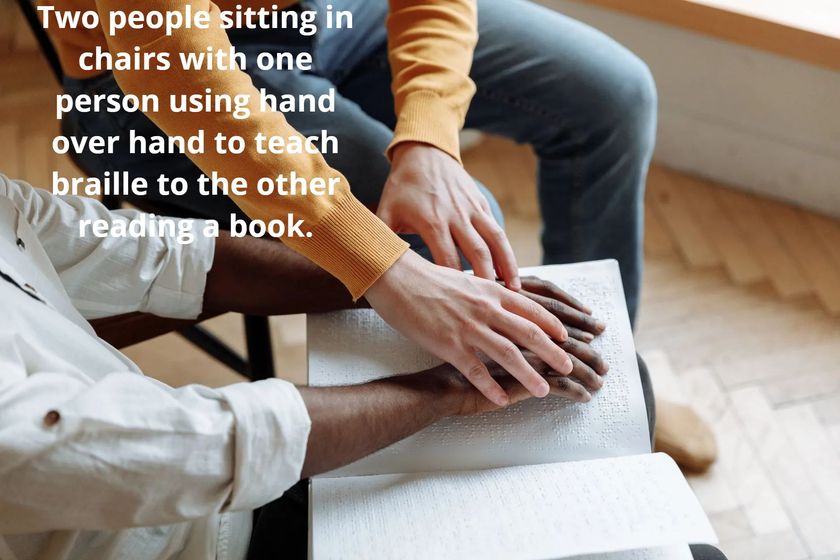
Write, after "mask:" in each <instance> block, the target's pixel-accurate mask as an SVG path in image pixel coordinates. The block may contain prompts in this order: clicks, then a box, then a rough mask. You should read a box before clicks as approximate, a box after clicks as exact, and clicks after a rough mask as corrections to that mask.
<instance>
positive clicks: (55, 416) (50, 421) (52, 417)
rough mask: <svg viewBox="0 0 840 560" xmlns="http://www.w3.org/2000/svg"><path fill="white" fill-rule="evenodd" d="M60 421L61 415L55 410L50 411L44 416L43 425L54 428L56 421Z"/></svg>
mask: <svg viewBox="0 0 840 560" xmlns="http://www.w3.org/2000/svg"><path fill="white" fill-rule="evenodd" d="M59 420H61V414H59V412H58V411H57V410H50V411H49V412H47V415H46V416H44V424H46V425H47V426H55V425H56V424H58V421H59Z"/></svg>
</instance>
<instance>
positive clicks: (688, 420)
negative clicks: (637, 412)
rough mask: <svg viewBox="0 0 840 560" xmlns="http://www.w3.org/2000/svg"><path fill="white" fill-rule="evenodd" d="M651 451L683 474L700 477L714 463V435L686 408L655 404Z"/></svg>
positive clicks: (672, 404) (676, 404) (694, 413)
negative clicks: (670, 461)
mask: <svg viewBox="0 0 840 560" xmlns="http://www.w3.org/2000/svg"><path fill="white" fill-rule="evenodd" d="M654 450H655V451H657V452H662V453H667V454H668V455H670V456H671V458H673V459H674V461H676V463H677V464H678V465H679V466H680V468H682V469H683V470H686V471H691V472H695V473H702V472H705V471H706V470H708V468H709V467H711V466H712V464H714V462H715V461H716V460H717V455H718V450H717V442H716V441H715V435H714V434H713V433H712V430H711V429H710V428H709V426H708V425H707V424H706V422H704V421H703V419H702V418H700V416H698V414H697V413H696V412H695V411H694V409H693V408H691V407H690V406H688V405H685V404H679V403H675V402H671V401H665V400H660V399H657V400H656V429H655V430H654Z"/></svg>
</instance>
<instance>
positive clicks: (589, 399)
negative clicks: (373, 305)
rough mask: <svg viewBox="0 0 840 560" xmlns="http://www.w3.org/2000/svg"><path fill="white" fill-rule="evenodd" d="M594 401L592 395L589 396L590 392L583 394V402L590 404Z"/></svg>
mask: <svg viewBox="0 0 840 560" xmlns="http://www.w3.org/2000/svg"><path fill="white" fill-rule="evenodd" d="M591 400H592V395H591V394H589V391H586V392H584V393H583V402H589V401H591Z"/></svg>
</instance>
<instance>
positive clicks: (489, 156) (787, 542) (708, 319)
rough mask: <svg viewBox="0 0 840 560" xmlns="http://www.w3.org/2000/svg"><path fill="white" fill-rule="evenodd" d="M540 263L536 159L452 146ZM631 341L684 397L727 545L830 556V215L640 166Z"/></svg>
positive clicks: (839, 278)
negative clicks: (697, 418)
mask: <svg viewBox="0 0 840 560" xmlns="http://www.w3.org/2000/svg"><path fill="white" fill-rule="evenodd" d="M465 160H466V165H467V167H468V168H469V169H470V170H471V172H472V173H473V174H474V175H475V176H476V177H478V178H479V179H480V180H482V181H483V182H484V183H485V184H487V185H488V186H489V187H490V189H491V190H492V191H493V193H494V194H495V195H496V196H497V197H498V198H499V200H500V202H501V204H502V207H503V208H504V209H505V214H506V218H507V228H508V231H509V233H510V236H511V240H512V242H513V244H514V249H515V250H516V251H517V254H518V256H519V258H520V264H523V265H529V264H537V263H539V259H540V253H539V247H538V245H537V243H536V239H537V234H538V228H539V218H538V209H537V202H536V197H535V195H534V192H535V188H534V186H535V185H534V158H533V156H532V155H531V153H530V152H529V151H528V150H527V149H525V148H521V147H516V146H513V145H511V144H509V143H508V142H506V141H503V140H499V139H494V138H489V139H485V140H484V141H483V142H482V144H481V145H479V146H478V147H476V148H475V149H473V150H471V151H470V152H469V153H467V154H466V157H465ZM646 206H647V214H646V216H647V217H646V230H647V231H646V241H645V253H646V259H645V260H646V262H645V264H646V275H645V284H644V292H643V298H642V304H641V308H640V318H639V324H638V328H637V336H636V339H637V346H638V348H639V351H640V352H641V353H642V355H643V356H644V357H645V358H646V360H647V362H648V365H649V366H650V369H651V373H652V375H653V378H654V384H655V386H656V390H657V394H658V396H660V397H667V398H669V399H671V400H680V401H684V402H690V403H692V404H693V405H694V406H695V407H696V408H697V409H698V410H699V412H700V413H701V415H702V416H703V417H704V418H706V420H707V421H708V422H709V423H710V424H711V425H712V427H713V429H714V431H715V433H716V435H717V439H718V445H719V449H720V460H719V462H718V463H717V464H716V465H715V466H714V467H713V469H712V470H711V471H710V472H709V473H707V474H705V475H703V476H690V477H689V481H690V482H691V485H692V487H693V488H694V489H695V491H696V493H697V494H698V496H699V498H700V501H701V502H702V503H703V506H704V507H705V509H706V511H707V512H708V514H709V516H710V517H711V519H712V522H713V524H714V526H715V528H716V530H717V532H718V535H719V537H720V538H721V541H722V545H721V548H722V549H723V550H724V551H725V552H727V554H728V555H729V557H730V558H731V559H733V560H753V559H762V560H764V559H769V560H775V559H778V560H795V559H800V558H821V559H828V558H834V559H836V558H840V532H838V531H837V529H838V528H840V319H838V315H840V310H839V309H838V302H840V255H838V252H840V223H838V222H837V221H836V220H832V219H829V218H825V217H823V216H820V215H817V214H814V213H811V212H805V211H802V210H799V209H796V208H794V207H792V206H789V205H784V204H780V203H778V202H773V201H770V200H766V199H763V198H760V197H756V196H752V195H748V194H744V193H741V192H739V191H735V190H732V189H728V188H725V187H723V186H720V185H714V184H711V183H708V182H706V181H702V180H699V179H696V178H693V177H689V176H686V175H683V174H680V173H675V172H673V171H669V170H667V169H664V168H662V167H656V166H655V167H653V168H652V169H651V172H650V177H649V180H648V191H647V205H646Z"/></svg>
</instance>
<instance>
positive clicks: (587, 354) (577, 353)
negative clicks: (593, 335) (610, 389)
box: [560, 337, 610, 375]
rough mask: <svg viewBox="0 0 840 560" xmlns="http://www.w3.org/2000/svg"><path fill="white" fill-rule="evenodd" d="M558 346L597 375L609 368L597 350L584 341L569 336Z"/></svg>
mask: <svg viewBox="0 0 840 560" xmlns="http://www.w3.org/2000/svg"><path fill="white" fill-rule="evenodd" d="M560 347H561V348H563V350H565V351H566V353H567V354H569V355H570V356H573V357H575V358H577V359H578V360H580V361H581V362H583V363H584V364H586V365H587V366H588V367H589V368H591V369H592V370H593V371H594V372H595V373H597V374H598V375H605V374H606V373H607V372H608V371H609V369H610V368H609V366H608V365H607V363H606V362H605V361H604V359H603V358H602V357H601V355H600V354H599V353H598V351H597V350H595V348H593V347H592V346H590V345H589V344H587V343H585V342H581V341H580V340H575V339H574V338H573V337H569V339H568V340H566V341H565V342H562V343H561V344H560Z"/></svg>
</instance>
